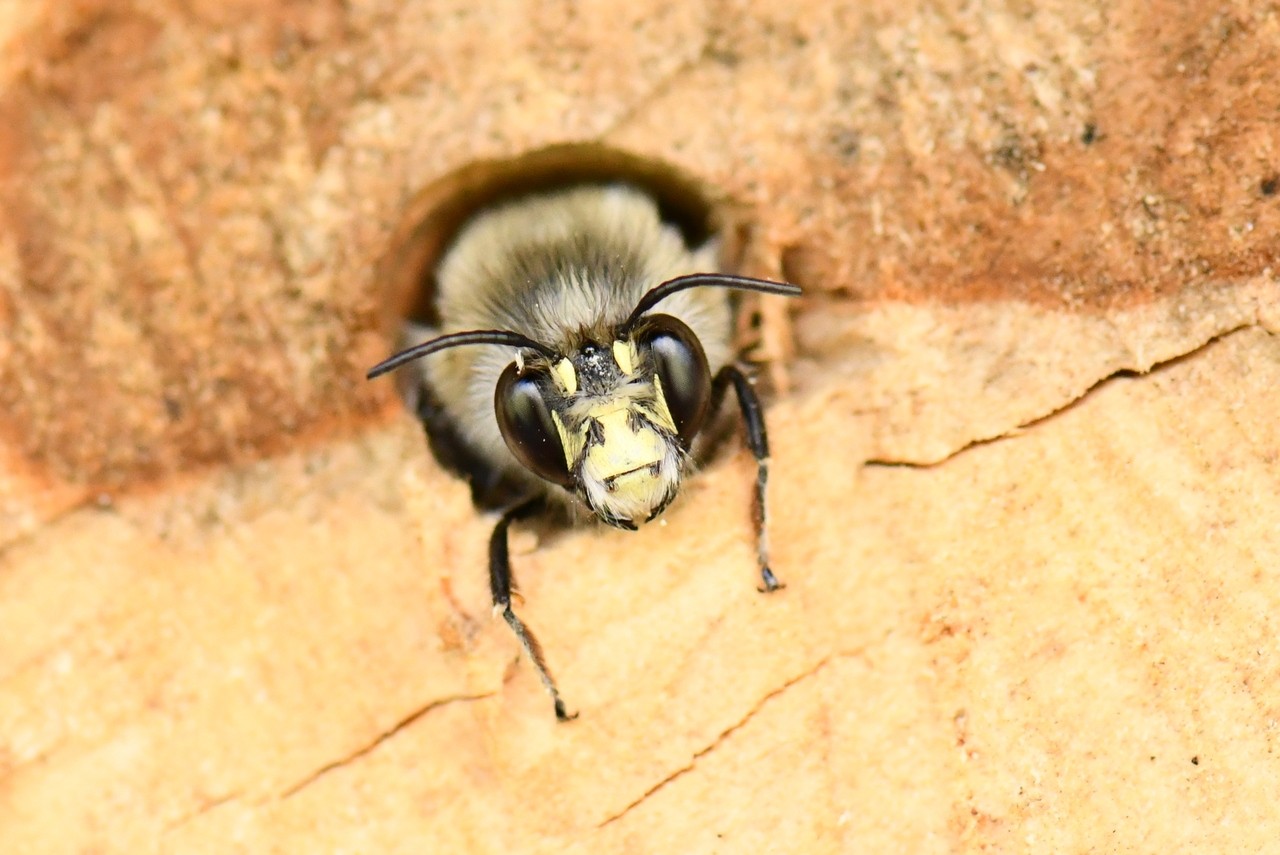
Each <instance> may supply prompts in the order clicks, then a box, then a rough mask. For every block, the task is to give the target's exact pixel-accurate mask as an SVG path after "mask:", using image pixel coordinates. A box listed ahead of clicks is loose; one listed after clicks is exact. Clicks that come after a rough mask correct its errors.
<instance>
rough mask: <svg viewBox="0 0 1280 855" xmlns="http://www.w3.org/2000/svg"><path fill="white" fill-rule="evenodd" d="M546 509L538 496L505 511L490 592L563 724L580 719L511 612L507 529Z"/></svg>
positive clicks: (493, 544)
mask: <svg viewBox="0 0 1280 855" xmlns="http://www.w3.org/2000/svg"><path fill="white" fill-rule="evenodd" d="M543 506H544V502H543V500H542V499H541V498H540V497H539V498H534V499H527V500H525V501H522V502H520V503H519V504H516V505H514V506H512V507H510V508H508V509H507V510H506V511H504V512H503V514H502V518H501V519H499V520H498V524H497V525H496V526H494V528H493V535H492V536H491V537H490V538H489V589H490V591H491V592H492V593H493V610H494V611H495V612H501V613H502V617H503V619H504V620H505V621H506V622H507V626H509V627H511V631H512V632H514V633H515V634H516V638H517V639H519V640H520V646H521V647H523V648H524V652H525V655H527V656H528V657H529V659H530V661H532V662H533V667H534V668H535V669H536V670H537V672H538V678H539V679H541V680H542V685H543V686H545V687H546V689H547V692H548V693H549V694H550V695H551V700H552V701H554V702H555V710H556V718H557V719H558V720H560V721H569V720H570V719H574V718H577V717H578V714H577V713H574V714H572V715H570V714H569V713H567V712H565V708H564V701H563V700H561V699H560V691H559V690H558V689H557V688H556V681H555V679H554V678H553V677H552V676H551V672H550V671H549V670H548V669H547V660H546V658H545V657H544V656H543V655H542V645H540V644H539V643H538V639H537V638H535V637H534V635H533V633H532V632H530V631H529V628H528V627H527V626H525V625H524V622H523V621H521V620H520V618H518V617H516V613H515V612H514V611H512V609H511V555H510V552H509V551H508V549H507V529H509V528H510V527H511V523H513V522H515V521H516V520H520V519H525V518H526V517H529V516H532V515H534V514H536V513H538V512H539V511H541V510H542V509H543Z"/></svg>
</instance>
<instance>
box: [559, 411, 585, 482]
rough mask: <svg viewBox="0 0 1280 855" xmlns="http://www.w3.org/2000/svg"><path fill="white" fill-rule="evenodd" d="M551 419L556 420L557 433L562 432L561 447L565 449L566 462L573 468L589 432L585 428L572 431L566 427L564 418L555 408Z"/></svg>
mask: <svg viewBox="0 0 1280 855" xmlns="http://www.w3.org/2000/svg"><path fill="white" fill-rule="evenodd" d="M551 421H553V422H555V425H556V433H558V434H560V447H561V448H563V449H564V460H565V463H566V464H568V466H569V468H570V469H573V466H574V464H575V463H577V462H578V455H579V454H581V453H582V446H584V445H585V444H586V442H587V432H586V431H585V430H579V431H570V430H569V429H568V428H567V427H565V424H564V419H562V418H560V414H559V413H557V412H556V411H555V410H552V411H551Z"/></svg>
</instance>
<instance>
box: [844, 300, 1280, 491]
mask: <svg viewBox="0 0 1280 855" xmlns="http://www.w3.org/2000/svg"><path fill="white" fill-rule="evenodd" d="M1250 329H1261V330H1263V331H1264V332H1267V333H1268V334H1272V333H1270V331H1269V330H1267V328H1266V326H1265V325H1263V324H1262V323H1260V322H1258V321H1246V322H1245V323H1241V324H1237V325H1236V326H1233V327H1230V328H1229V329H1225V330H1223V331H1222V332H1219V333H1215V334H1214V335H1212V336H1210V337H1209V338H1207V339H1205V340H1204V341H1203V342H1201V343H1200V344H1198V345H1196V346H1195V347H1193V348H1191V349H1189V350H1186V351H1184V352H1182V353H1179V354H1177V355H1176V356H1171V357H1169V358H1168V359H1164V360H1161V361H1160V362H1156V363H1154V364H1152V365H1151V366H1150V367H1149V368H1147V369H1145V370H1143V369H1135V368H1130V367H1123V368H1117V369H1116V370H1114V371H1112V372H1111V373H1110V374H1107V375H1105V376H1103V377H1101V378H1100V379H1098V380H1097V381H1096V382H1094V383H1093V384H1091V385H1090V386H1089V387H1088V388H1087V389H1085V390H1084V391H1083V392H1081V393H1080V394H1079V395H1077V396H1076V397H1074V398H1072V399H1071V400H1069V401H1067V402H1066V403H1065V404H1062V405H1061V406H1059V407H1056V408H1054V409H1052V410H1050V411H1049V412H1047V413H1045V414H1044V415H1041V416H1036V417H1035V418H1033V419H1030V420H1028V421H1025V422H1021V423H1019V424H1017V425H1014V426H1013V427H1011V428H1009V429H1008V430H1006V431H1002V432H1001V433H998V434H996V435H995V436H988V437H983V438H981V439H975V440H971V441H970V442H967V443H965V444H964V445H962V446H960V447H959V448H957V449H955V450H954V451H952V452H951V453H950V454H947V455H946V456H945V457H942V458H940V459H938V460H931V461H929V462H927V463H921V462H918V461H914V460H894V459H892V458H883V457H876V458H872V459H870V460H867V461H865V463H864V465H866V466H883V467H887V468H895V467H901V468H904V469H932V468H934V467H935V466H941V465H942V464H944V463H946V462H947V461H948V460H951V459H952V458H954V457H958V456H960V455H961V454H964V453H965V452H966V451H969V450H970V449H974V448H979V447H981V446H984V445H991V444H992V443H996V442H1000V441H1002V440H1006V439H1012V438H1013V437H1016V436H1018V435H1019V434H1020V433H1022V432H1023V431H1025V430H1027V429H1028V428H1034V427H1036V426H1038V425H1040V424H1043V423H1044V422H1046V421H1048V420H1049V419H1051V418H1053V417H1054V416H1057V415H1060V414H1061V413H1065V412H1066V411H1067V410H1070V409H1071V408H1073V407H1075V406H1077V405H1078V404H1081V403H1083V402H1084V400H1085V399H1086V398H1088V397H1089V396H1091V395H1093V394H1094V393H1095V392H1097V391H1098V390H1099V389H1101V388H1102V387H1103V386H1105V385H1106V384H1108V383H1110V382H1111V381H1112V380H1115V379H1117V378H1121V377H1130V376H1134V375H1135V373H1136V374H1137V376H1141V377H1146V376H1149V375H1151V374H1154V373H1155V372H1157V371H1161V370H1163V369H1167V368H1172V367H1173V366H1175V365H1178V364H1180V363H1181V362H1183V361H1185V360H1187V359H1191V358H1194V357H1196V356H1198V355H1199V354H1200V353H1202V352H1204V351H1205V350H1207V349H1208V348H1210V347H1213V346H1214V345H1215V344H1217V343H1218V342H1219V341H1222V340H1223V339H1225V338H1227V337H1228V336H1231V335H1235V334H1236V333H1239V332H1243V331H1244V330H1250Z"/></svg>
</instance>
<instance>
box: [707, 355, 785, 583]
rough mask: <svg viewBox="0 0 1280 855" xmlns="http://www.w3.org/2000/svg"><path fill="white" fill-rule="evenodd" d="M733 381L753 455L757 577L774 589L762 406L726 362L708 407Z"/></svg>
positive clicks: (766, 438) (766, 440)
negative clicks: (771, 567)
mask: <svg viewBox="0 0 1280 855" xmlns="http://www.w3.org/2000/svg"><path fill="white" fill-rule="evenodd" d="M729 384H733V391H734V392H735V393H736V394H737V396H738V406H739V408H741V410H742V422H743V424H744V425H745V426H746V429H747V446H748V447H749V448H750V449H751V453H752V454H753V455H754V456H755V458H756V497H755V505H754V513H753V519H754V522H755V527H756V560H757V562H758V563H759V565H760V579H761V581H762V582H763V583H764V587H762V588H761V589H760V591H761V592H762V593H766V594H767V593H769V592H770V591H776V590H778V589H779V588H783V587H786V586H785V585H784V584H783V583H782V582H779V581H778V577H777V576H774V575H773V571H772V570H770V569H769V531H768V523H769V514H768V505H767V504H766V502H765V492H766V491H765V487H766V486H767V485H768V483H769V436H768V434H766V433H765V428H764V410H763V409H762V408H761V407H760V399H759V398H758V397H756V390H755V388H754V387H752V385H751V381H750V380H748V379H747V375H745V374H743V373H742V370H741V369H739V368H738V367H737V366H736V365H726V366H725V367H724V368H721V369H720V372H719V373H718V374H716V379H715V381H714V383H713V384H712V388H711V408H712V412H715V410H717V409H718V408H719V406H720V402H721V400H722V399H723V398H724V393H725V389H726V388H728V386H729Z"/></svg>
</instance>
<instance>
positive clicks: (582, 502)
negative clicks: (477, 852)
mask: <svg viewBox="0 0 1280 855" xmlns="http://www.w3.org/2000/svg"><path fill="white" fill-rule="evenodd" d="M714 251H715V247H714V245H711V246H709V247H702V248H698V249H691V248H689V247H688V246H686V244H685V242H684V240H683V238H682V237H681V235H680V233H679V232H678V231H677V230H676V229H675V228H674V227H673V226H671V225H669V224H667V223H664V222H663V221H662V219H661V217H660V215H659V211H658V207H657V205H656V203H655V202H654V200H653V199H652V198H651V197H650V196H648V195H647V194H645V193H643V192H642V191H640V190H638V189H636V188H633V187H631V186H629V185H624V184H609V185H584V186H576V187H570V188H567V189H562V190H559V191H555V192H549V193H542V194H535V195H530V196H526V197H519V198H516V199H514V200H511V201H508V202H505V203H500V204H497V205H495V206H494V207H491V208H489V209H487V210H484V211H482V212H480V213H479V214H478V215H476V216H475V217H474V218H473V219H472V220H470V221H469V222H468V223H466V224H465V225H464V226H463V227H462V228H461V230H460V231H459V232H458V234H457V236H456V237H455V238H454V239H453V241H452V243H451V245H450V246H449V247H448V249H447V250H446V252H445V253H444V256H443V258H442V259H441V261H440V263H439V266H438V267H437V269H436V284H437V293H436V303H437V310H438V315H439V318H440V326H439V328H438V329H435V330H431V331H430V332H431V333H432V334H434V337H433V338H430V339H429V340H427V341H424V342H422V343H421V344H417V345H415V346H412V347H409V348H408V349H406V350H403V351H401V352H399V353H396V354H395V355H394V356H391V357H390V358H388V359H387V360H385V361H383V362H381V363H379V364H378V365H376V366H374V367H373V368H372V369H370V371H369V373H368V377H369V379H373V378H375V377H378V376H380V375H382V374H386V373H387V372H390V371H392V370H394V369H396V368H399V367H400V366H403V365H406V364H408V363H410V362H414V361H415V360H419V359H423V357H426V356H433V355H434V358H433V359H426V360H423V361H422V362H420V363H418V365H417V366H416V367H417V369H418V371H417V374H416V376H415V377H414V384H416V385H417V386H418V388H419V391H420V394H421V396H422V400H423V401H425V402H426V403H425V405H424V406H423V408H422V409H421V411H420V415H421V416H422V417H423V419H424V421H425V422H426V425H427V430H428V435H429V436H431V435H432V434H433V433H436V430H437V429H438V430H439V431H443V432H447V433H449V434H450V435H451V437H452V447H453V448H454V449H455V450H456V453H457V454H458V455H460V456H462V457H464V458H466V461H467V462H466V463H464V464H463V465H462V468H464V469H469V470H471V472H472V473H473V477H474V478H475V479H477V481H473V484H472V487H473V491H477V489H478V488H485V487H488V486H492V485H498V484H501V485H504V491H505V492H507V493H509V494H511V495H514V496H516V497H517V498H516V499H515V500H514V501H512V502H510V503H508V504H507V505H506V507H505V509H504V510H503V511H502V514H501V516H500V517H499V519H498V522H497V525H496V526H494V529H493V534H492V536H491V538H490V540H489V583H490V590H491V593H492V597H493V606H494V611H495V613H501V615H502V616H503V619H504V620H505V621H506V623H507V624H508V625H509V626H510V627H511V629H512V631H513V632H514V633H515V635H516V637H517V639H519V642H520V645H521V647H522V648H523V650H524V652H525V654H526V655H527V656H528V658H529V660H530V661H531V662H532V663H533V666H534V668H535V669H536V670H537V673H538V676H539V678H540V679H541V681H542V684H543V686H544V687H545V688H546V690H547V692H548V693H549V694H550V695H551V699H552V701H553V703H554V707H555V715H556V718H557V719H559V720H561V721H566V720H568V719H570V718H573V717H575V716H576V714H574V715H570V714H569V713H568V712H566V708H565V704H564V701H563V700H562V699H561V697H560V692H559V690H558V688H557V687H556V682H555V680H554V679H553V677H552V675H551V671H550V669H549V668H548V667H547V663H546V658H545V656H544V655H543V652H542V648H541V646H540V645H539V643H538V641H537V639H536V637H535V636H534V634H533V632H532V631H531V630H530V629H529V627H528V626H527V625H526V624H525V623H524V622H523V621H521V620H520V618H519V617H518V616H517V615H516V613H515V611H514V610H513V609H512V607H511V592H512V588H513V581H512V575H511V562H510V556H509V553H508V545H507V535H508V530H509V529H510V527H511V525H512V524H513V523H514V522H516V521H518V520H524V519H527V518H530V517H532V516H534V515H535V514H539V513H542V512H544V511H548V510H554V509H559V510H561V511H563V512H566V513H567V514H568V515H569V516H570V517H571V518H580V517H583V516H586V514H583V513H582V512H583V511H584V510H585V511H587V512H589V515H590V516H591V517H595V518H598V519H599V520H601V521H603V522H605V523H607V524H609V525H611V526H615V527H617V528H622V529H630V530H635V529H636V528H637V526H639V525H640V524H641V523H644V522H648V521H650V520H653V519H654V518H655V517H657V516H658V515H659V514H661V513H662V511H663V510H665V509H666V508H667V506H668V505H669V504H670V503H671V501H672V500H673V499H674V498H675V497H676V494H677V492H678V491H679V488H680V484H681V481H682V479H683V478H684V477H685V476H686V475H687V474H688V473H689V472H690V471H691V468H692V466H693V464H694V462H695V461H696V460H697V459H698V458H699V455H700V453H701V452H703V451H704V450H705V449H704V446H705V444H706V441H707V438H706V437H705V436H704V434H710V433H711V431H704V428H706V427H707V426H708V424H709V423H710V422H711V420H712V418H713V415H714V414H715V413H716V411H717V410H718V408H719V405H720V403H721V400H722V399H723V397H724V395H725V393H726V392H727V391H728V390H729V389H732V390H733V392H734V393H735V395H736V397H737V400H738V405H739V408H740V411H741V415H742V419H743V422H744V423H745V426H746V440H747V445H748V446H749V448H750V449H751V452H752V454H753V455H754V456H755V459H756V463H757V475H756V484H755V503H754V508H755V513H754V522H755V529H756V541H757V559H758V564H759V572H760V578H761V582H762V586H761V589H760V590H762V591H766V592H767V591H773V590H775V589H777V588H778V587H780V583H779V581H778V578H777V577H776V576H775V575H774V573H773V571H772V569H770V566H769V555H768V551H769V549H768V537H767V532H766V523H767V519H768V517H767V513H766V510H767V507H766V502H765V498H766V497H765V492H766V490H765V488H766V484H767V482H768V473H769V445H768V440H767V437H766V434H765V423H764V413H763V410H762V408H761V406H760V401H759V399H758V397H757V396H756V393H755V390H754V389H753V388H752V385H751V381H750V380H749V379H748V377H747V375H746V374H745V373H744V371H743V370H742V368H740V367H739V366H738V365H737V364H736V363H735V362H734V361H733V356H734V354H733V351H732V346H731V331H732V330H731V322H732V318H731V310H730V304H729V298H728V294H727V291H728V290H739V291H758V292H763V293H766V294H778V295H784V296H794V295H797V294H799V293H800V289H799V288H798V287H796V286H795V285H789V284H785V283H781V282H772V281H768V280H763V279H753V278H749V277H745V276H735V275H729V274H724V273H714V272H704V271H705V270H706V269H707V268H708V267H711V266H713V261H712V259H714Z"/></svg>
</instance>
